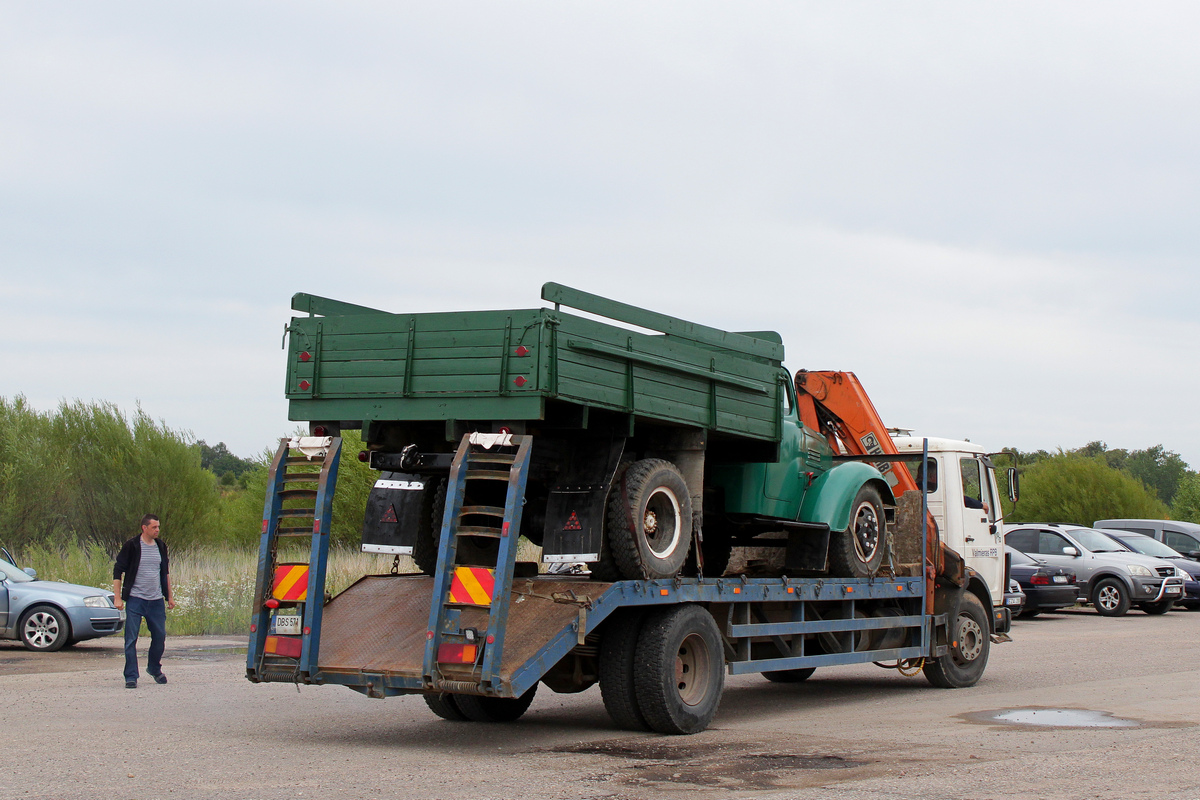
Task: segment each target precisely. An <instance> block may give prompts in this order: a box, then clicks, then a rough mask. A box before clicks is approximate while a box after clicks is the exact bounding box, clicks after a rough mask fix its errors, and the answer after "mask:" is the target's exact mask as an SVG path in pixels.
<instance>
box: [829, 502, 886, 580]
mask: <svg viewBox="0 0 1200 800" xmlns="http://www.w3.org/2000/svg"><path fill="white" fill-rule="evenodd" d="M886 539H887V522H886V521H885V519H884V516H883V499H882V498H881V497H880V496H879V490H878V489H876V488H875V487H874V486H869V485H868V486H863V487H862V488H861V489H859V490H858V494H857V495H855V497H854V504H853V505H852V506H850V525H849V527H847V528H846V530H844V531H840V532H837V533H834V534H832V535H831V536H830V537H829V571H830V573H831V574H832V575H834V576H835V577H838V578H872V577H874V576H875V573H877V572H878V571H879V567H880V566H881V565H882V564H883V551H884V545H885V542H886Z"/></svg>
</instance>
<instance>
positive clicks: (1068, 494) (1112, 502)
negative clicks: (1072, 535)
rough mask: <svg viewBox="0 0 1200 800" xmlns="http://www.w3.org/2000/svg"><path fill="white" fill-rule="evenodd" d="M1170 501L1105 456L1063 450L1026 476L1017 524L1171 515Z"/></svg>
mask: <svg viewBox="0 0 1200 800" xmlns="http://www.w3.org/2000/svg"><path fill="white" fill-rule="evenodd" d="M1167 515H1168V510H1167V507H1166V505H1165V504H1163V502H1162V501H1161V500H1159V499H1158V497H1157V496H1156V495H1155V494H1154V493H1153V492H1152V491H1151V490H1149V489H1147V487H1146V485H1145V484H1144V483H1142V482H1141V481H1139V480H1137V479H1136V478H1133V477H1131V476H1130V475H1128V474H1127V473H1125V472H1122V471H1120V470H1116V469H1113V468H1112V467H1110V466H1108V464H1107V463H1106V462H1105V461H1104V459H1103V458H1102V457H1095V458H1087V457H1082V456H1078V455H1071V454H1060V455H1057V456H1052V457H1050V458H1044V459H1042V460H1040V461H1038V462H1037V463H1036V464H1034V465H1033V466H1031V467H1028V468H1026V469H1025V470H1024V471H1023V474H1022V475H1021V499H1020V502H1018V503H1017V504H1016V505H1015V506H1014V507H1013V509H1012V512H1011V516H1010V517H1009V519H1010V521H1012V522H1063V523H1069V524H1074V525H1089V526H1090V525H1091V524H1092V523H1093V522H1095V521H1096V520H1098V519H1115V518H1138V519H1165V518H1166V517H1167Z"/></svg>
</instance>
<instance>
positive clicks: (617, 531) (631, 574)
mask: <svg viewBox="0 0 1200 800" xmlns="http://www.w3.org/2000/svg"><path fill="white" fill-rule="evenodd" d="M605 533H606V534H607V535H608V537H609V545H610V547H611V548H612V555H613V559H614V561H616V564H617V566H618V567H620V570H621V574H622V575H623V576H624V577H626V578H629V579H631V580H654V579H656V578H673V577H675V576H676V575H678V574H679V571H680V570H681V569H683V565H684V562H685V561H686V560H687V556H688V551H689V550H690V549H691V545H692V500H691V496H690V495H689V494H688V486H687V482H686V481H684V479H683V475H681V474H680V473H679V470H678V469H677V468H676V467H675V465H674V464H672V463H671V462H670V461H664V460H662V459H660V458H646V459H642V460H641V461H635V462H634V463H633V464H632V465H630V467H629V469H627V470H625V473H624V474H623V475H622V476H621V479H620V480H619V481H618V482H616V483H614V485H613V487H612V490H611V491H610V492H609V498H608V510H607V514H606V521H605Z"/></svg>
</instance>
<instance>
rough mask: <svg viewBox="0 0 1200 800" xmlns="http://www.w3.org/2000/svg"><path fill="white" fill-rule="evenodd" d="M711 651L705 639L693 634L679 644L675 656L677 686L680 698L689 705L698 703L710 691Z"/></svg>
mask: <svg viewBox="0 0 1200 800" xmlns="http://www.w3.org/2000/svg"><path fill="white" fill-rule="evenodd" d="M709 667H710V664H709V653H708V647H707V646H706V645H705V643H704V639H703V638H701V637H700V636H697V635H696V634H692V635H690V636H688V637H687V638H686V639H684V640H683V642H682V643H680V645H679V653H678V655H677V656H676V657H675V688H676V689H677V690H678V691H679V699H680V700H682V701H683V702H684V703H686V704H687V705H689V706H694V705H698V704H699V703H701V702H702V701H703V700H704V698H705V697H706V696H707V695H708V691H709V685H708V684H709V671H710V670H709Z"/></svg>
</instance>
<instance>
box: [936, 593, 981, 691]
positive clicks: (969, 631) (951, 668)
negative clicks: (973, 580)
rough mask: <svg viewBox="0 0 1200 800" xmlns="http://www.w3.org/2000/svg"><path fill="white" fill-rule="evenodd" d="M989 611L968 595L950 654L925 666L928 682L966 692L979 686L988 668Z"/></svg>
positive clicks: (957, 620) (959, 609)
mask: <svg viewBox="0 0 1200 800" xmlns="http://www.w3.org/2000/svg"><path fill="white" fill-rule="evenodd" d="M988 625H989V618H988V612H987V609H985V608H984V607H983V603H981V602H980V601H979V598H978V597H976V596H975V595H973V594H971V593H970V592H967V593H966V594H964V595H963V597H962V600H960V601H959V604H958V615H957V617H956V618H955V621H954V629H953V630H952V631H951V632H950V634H951V642H950V652H948V653H946V655H944V656H941V657H939V658H936V659H932V660H929V661H926V662H925V668H924V672H925V678H926V680H928V681H929V682H930V683H932V684H933V685H934V686H937V687H939V688H941V689H965V688H966V687H968V686H974V685H975V684H976V683H978V681H979V678H980V676H982V675H983V670H984V668H986V667H987V660H988V652H989V649H990V647H991V639H990V638H989V630H990V629H989V627H988Z"/></svg>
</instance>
